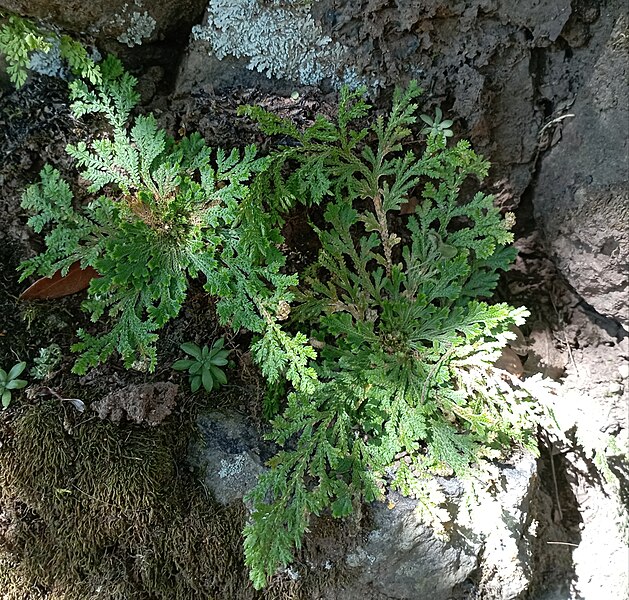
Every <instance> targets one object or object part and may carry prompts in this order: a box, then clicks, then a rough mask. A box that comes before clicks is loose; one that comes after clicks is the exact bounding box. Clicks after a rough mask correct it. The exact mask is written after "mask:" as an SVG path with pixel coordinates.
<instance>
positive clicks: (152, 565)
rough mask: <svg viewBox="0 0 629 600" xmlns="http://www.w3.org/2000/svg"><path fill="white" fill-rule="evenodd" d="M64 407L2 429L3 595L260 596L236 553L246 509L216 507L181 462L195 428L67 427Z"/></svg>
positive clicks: (26, 412) (26, 414) (89, 422)
mask: <svg viewBox="0 0 629 600" xmlns="http://www.w3.org/2000/svg"><path fill="white" fill-rule="evenodd" d="M66 411H67V407H64V406H61V404H60V403H58V402H56V403H55V402H53V403H49V404H43V405H40V406H32V407H28V408H25V409H23V410H22V413H21V414H20V415H18V416H17V418H15V419H14V420H13V422H7V421H5V422H4V423H2V424H0V429H1V431H0V433H1V434H2V438H3V439H4V440H6V443H5V444H4V445H3V446H2V448H0V461H1V464H2V470H1V473H0V504H1V508H2V510H3V511H4V512H6V513H7V514H9V515H11V521H12V525H13V527H12V528H10V532H8V533H7V534H4V535H2V534H0V550H4V551H5V552H6V551H9V552H10V554H4V555H3V557H4V558H3V560H4V563H0V565H4V567H5V568H4V571H5V572H0V582H3V583H5V584H6V585H4V586H3V589H14V590H15V593H14V595H13V596H10V595H9V596H8V597H10V598H12V597H15V598H20V597H21V596H20V595H19V594H20V591H19V586H23V585H27V587H28V589H37V587H38V586H39V587H41V589H45V590H49V591H54V592H55V593H56V594H59V596H58V597H59V598H63V599H64V600H70V599H74V598H77V599H78V598H81V599H84V598H87V597H89V598H108V599H114V598H121V599H125V600H129V599H133V598H138V599H141V598H156V599H162V598H163V599H169V600H179V599H181V600H184V599H191V600H192V599H196V598H204V599H208V600H211V599H212V598H226V597H230V598H231V597H233V598H254V597H255V596H254V595H253V594H252V593H251V590H250V588H249V584H248V581H247V574H246V571H245V569H244V567H243V564H242V557H241V555H242V550H241V544H242V540H241V536H240V532H241V530H242V527H243V524H244V519H245V514H244V512H245V511H244V507H242V506H236V507H231V508H222V507H218V506H216V505H215V504H214V503H213V502H212V501H211V500H210V499H208V498H207V497H206V496H205V494H204V492H203V490H202V489H201V488H200V486H198V485H197V484H196V482H195V481H194V480H193V478H192V477H191V475H190V473H189V472H188V471H187V470H186V469H184V468H182V465H181V464H180V463H179V461H180V460H181V459H182V458H183V456H184V454H185V449H186V447H187V443H188V439H189V437H190V435H192V434H193V430H192V425H191V424H190V423H186V422H184V421H181V422H173V423H172V424H171V425H170V426H168V427H165V428H159V429H151V430H148V429H142V428H132V427H116V426H114V425H111V424H109V423H101V422H97V421H94V419H92V418H87V419H86V418H85V417H81V419H83V421H82V422H76V423H73V422H69V421H72V419H73V418H74V416H75V415H74V414H72V413H70V412H66ZM20 582H21V583H20ZM16 586H18V587H16ZM12 593H13V592H12ZM33 598H37V596H33Z"/></svg>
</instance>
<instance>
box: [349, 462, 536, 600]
mask: <svg viewBox="0 0 629 600" xmlns="http://www.w3.org/2000/svg"><path fill="white" fill-rule="evenodd" d="M535 482H536V462H535V460H534V458H533V457H531V456H528V455H527V456H523V457H522V458H521V459H519V460H518V461H517V462H516V463H515V464H514V465H513V466H507V467H504V468H501V469H499V470H497V471H496V474H495V478H494V479H493V489H491V491H490V489H489V488H485V489H483V486H479V487H478V489H476V497H475V499H474V500H472V502H471V503H470V504H469V506H468V507H467V508H466V507H465V498H466V497H467V498H473V496H466V494H465V492H466V491H469V489H467V490H466V488H468V487H469V485H470V482H467V483H466V484H463V483H460V482H449V484H448V488H447V489H446V495H447V497H448V506H447V507H448V509H449V512H450V514H451V515H453V516H454V519H453V522H452V523H451V526H450V527H449V529H450V536H449V539H447V540H444V539H440V538H439V537H437V536H436V535H435V533H434V532H433V530H432V529H431V528H429V527H427V526H425V525H424V524H423V523H422V522H421V521H420V519H419V517H418V515H417V510H416V509H417V501H415V500H410V499H406V498H398V499H397V500H398V501H397V502H396V503H395V507H394V508H393V509H389V508H388V507H387V505H385V504H374V505H373V507H372V515H373V521H374V525H375V527H374V529H373V531H372V532H371V533H370V534H369V536H368V538H367V540H366V542H365V543H364V544H361V545H359V546H358V547H356V548H355V550H354V551H353V552H352V553H350V554H349V556H348V557H347V560H346V564H347V566H348V567H349V568H350V569H351V570H352V571H353V572H354V574H355V576H356V579H357V583H358V585H359V586H362V587H363V588H369V589H374V590H376V591H377V592H378V593H381V594H383V595H386V597H387V598H391V599H396V600H406V599H408V600H411V599H412V600H417V599H422V600H423V599H425V600H428V599H430V600H449V599H451V598H452V597H453V596H456V597H458V596H457V594H458V593H459V590H460V589H461V588H462V587H463V585H464V582H465V581H466V580H467V579H468V578H470V576H472V575H473V574H475V575H476V576H477V577H478V579H477V577H475V579H476V580H477V584H478V590H479V591H480V592H481V594H485V595H481V596H480V597H491V598H495V599H499V600H515V599H516V598H519V597H520V595H521V594H522V593H523V592H524V591H525V590H526V589H527V586H528V582H529V579H530V574H531V570H532V569H531V564H530V562H531V550H530V541H531V540H530V536H529V533H528V529H529V526H530V524H531V517H530V516H529V514H528V512H529V505H530V502H531V498H532V497H533V495H534V492H535V487H536V486H535ZM479 572H480V576H479V575H478V573H479ZM359 596H360V593H356V594H354V595H351V594H350V595H348V598H354V597H356V598H358V597H359Z"/></svg>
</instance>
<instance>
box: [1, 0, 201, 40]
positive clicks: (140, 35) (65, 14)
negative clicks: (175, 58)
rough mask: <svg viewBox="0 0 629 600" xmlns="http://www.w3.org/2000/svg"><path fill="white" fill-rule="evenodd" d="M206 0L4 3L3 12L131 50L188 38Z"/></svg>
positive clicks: (7, 0) (19, 0)
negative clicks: (47, 23) (147, 43)
mask: <svg viewBox="0 0 629 600" xmlns="http://www.w3.org/2000/svg"><path fill="white" fill-rule="evenodd" d="M205 3H206V2H205V0H151V1H150V2H149V1H147V0H92V1H91V2H82V1H80V0H70V1H67V0H0V9H5V10H7V11H10V12H14V13H17V14H19V15H22V16H25V17H32V18H35V19H40V20H45V21H47V22H52V23H54V24H55V25H58V26H60V27H63V28H64V29H66V30H68V31H73V32H76V33H89V34H91V35H94V37H95V38H96V39H97V40H98V41H99V42H103V41H106V40H109V41H116V42H118V43H119V44H123V45H126V46H128V47H133V46H139V45H141V44H143V43H145V42H153V41H156V40H160V39H164V38H173V37H175V36H179V37H180V36H181V33H182V32H186V33H184V35H186V34H187V32H188V31H189V30H190V28H191V27H192V25H193V24H194V23H196V22H198V20H199V19H200V18H201V15H202V13H203V7H204V5H205Z"/></svg>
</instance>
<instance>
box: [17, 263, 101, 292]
mask: <svg viewBox="0 0 629 600" xmlns="http://www.w3.org/2000/svg"><path fill="white" fill-rule="evenodd" d="M95 277H100V275H99V274H98V273H97V272H96V270H95V269H94V268H93V267H85V268H84V269H82V268H81V264H80V263H79V262H78V261H77V262H75V263H73V264H72V265H71V266H70V269H69V270H68V273H67V274H66V275H61V271H57V272H56V273H55V274H54V275H53V276H52V277H42V278H41V279H38V280H37V281H36V282H35V283H34V284H33V285H31V286H30V287H28V288H27V289H26V290H24V291H23V292H22V293H21V294H20V300H50V299H52V298H62V297H63V296H69V295H70V294H75V293H76V292H80V291H81V290H84V289H85V288H87V286H88V285H89V284H90V281H92V279H94V278H95Z"/></svg>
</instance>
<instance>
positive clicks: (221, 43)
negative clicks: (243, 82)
mask: <svg viewBox="0 0 629 600" xmlns="http://www.w3.org/2000/svg"><path fill="white" fill-rule="evenodd" d="M192 34H193V39H197V40H205V41H207V42H208V43H209V44H210V46H211V52H212V53H213V54H214V56H216V57H217V58H218V59H223V58H225V57H226V56H234V57H236V58H246V59H248V61H249V62H248V65H247V67H248V68H249V69H251V70H256V71H259V72H260V73H265V74H266V75H267V77H269V78H270V77H275V78H279V79H290V80H294V81H299V82H300V83H302V84H304V85H317V84H319V83H321V82H322V81H323V80H324V79H331V80H332V81H333V82H334V83H336V84H340V83H344V82H347V83H351V84H353V85H357V84H358V83H360V81H359V78H358V77H357V75H356V73H355V72H353V71H352V70H351V69H347V68H343V65H344V64H346V63H347V57H348V50H347V48H345V47H344V46H342V45H341V44H339V43H337V42H334V41H333V40H332V39H331V38H330V37H329V36H326V35H324V33H323V31H322V29H321V27H320V26H319V25H317V23H316V22H315V21H314V19H313V18H312V15H311V13H310V8H309V6H308V3H306V4H304V3H303V2H295V1H290V0H288V1H287V0H284V1H282V2H279V1H275V2H272V3H268V2H266V3H262V2H260V1H259V0H210V3H209V5H208V8H207V13H206V22H205V24H204V25H197V26H196V27H194V28H193V30H192Z"/></svg>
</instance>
